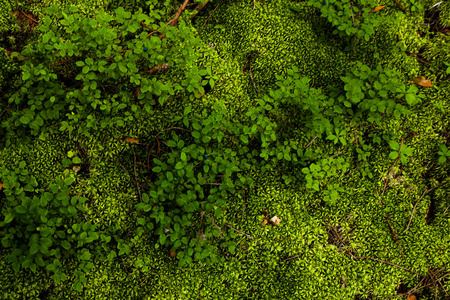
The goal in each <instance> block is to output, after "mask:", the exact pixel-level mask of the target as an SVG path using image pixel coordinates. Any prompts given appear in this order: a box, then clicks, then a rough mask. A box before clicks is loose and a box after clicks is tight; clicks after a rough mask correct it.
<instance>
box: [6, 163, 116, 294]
mask: <svg viewBox="0 0 450 300" xmlns="http://www.w3.org/2000/svg"><path fill="white" fill-rule="evenodd" d="M0 178H1V182H2V183H3V190H4V193H5V195H6V200H7V201H6V205H4V206H3V207H2V215H3V216H4V219H3V220H2V221H0V228H1V229H2V230H1V231H0V237H1V243H2V246H3V247H5V248H9V249H11V252H10V254H9V255H8V256H7V260H8V262H9V263H11V265H12V267H13V269H14V270H15V271H16V272H19V270H20V269H30V270H31V271H33V272H36V271H37V268H38V267H42V268H44V267H45V268H46V270H47V271H49V272H53V273H54V275H53V278H54V279H55V281H56V282H57V283H58V282H60V281H62V280H65V279H66V278H67V275H66V274H65V273H64V272H63V268H62V264H61V261H63V260H66V259H67V258H74V257H75V258H77V259H78V261H79V264H78V273H77V274H78V275H79V276H77V279H76V282H75V286H76V288H77V289H78V290H80V289H81V284H82V283H84V282H85V281H86V277H85V274H86V273H88V272H89V271H90V270H91V269H92V267H93V263H92V262H90V260H91V253H90V251H89V244H90V243H92V242H94V241H96V240H98V239H99V238H100V234H99V233H98V232H97V230H96V225H94V224H92V223H91V222H90V221H87V220H82V218H81V216H82V213H83V212H84V211H85V209H86V208H85V206H84V202H85V201H86V200H87V199H86V198H84V197H80V196H78V195H73V196H70V193H69V186H70V185H72V184H73V183H74V181H75V179H74V177H73V175H70V174H68V176H67V177H66V178H64V179H61V178H57V179H56V181H55V184H51V185H50V186H49V191H44V192H41V193H38V194H36V192H39V190H38V189H37V187H38V183H37V181H36V178H34V177H33V176H30V175H29V173H28V170H27V169H26V162H25V161H21V162H20V164H19V166H18V167H17V168H16V169H15V170H9V169H7V168H5V167H3V168H2V171H1V177H0ZM101 237H102V241H105V240H108V239H110V237H109V236H108V235H105V234H101ZM80 270H82V271H83V272H81V271H80Z"/></svg>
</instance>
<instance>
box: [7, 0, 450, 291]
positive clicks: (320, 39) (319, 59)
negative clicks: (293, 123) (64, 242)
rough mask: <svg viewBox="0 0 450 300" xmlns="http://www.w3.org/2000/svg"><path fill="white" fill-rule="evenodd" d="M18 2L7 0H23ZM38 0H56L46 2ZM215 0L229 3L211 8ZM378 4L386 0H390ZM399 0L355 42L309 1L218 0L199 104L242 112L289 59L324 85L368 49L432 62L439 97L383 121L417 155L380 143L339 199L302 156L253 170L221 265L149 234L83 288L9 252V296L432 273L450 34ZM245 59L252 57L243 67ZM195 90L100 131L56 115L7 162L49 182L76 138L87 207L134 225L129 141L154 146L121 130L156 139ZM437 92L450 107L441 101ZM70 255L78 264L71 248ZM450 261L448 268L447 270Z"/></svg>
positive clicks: (440, 254)
mask: <svg viewBox="0 0 450 300" xmlns="http://www.w3.org/2000/svg"><path fill="white" fill-rule="evenodd" d="M9 2H12V1H9ZM9 2H8V1H6V2H5V1H4V3H7V4H8V5H9V6H10V7H14V5H13V4H10V3H9ZM47 2H48V1H47ZM175 2H177V1H175ZM178 2H180V1H178ZM178 2H177V3H174V4H173V8H174V9H176V7H178V6H179V5H180V3H178ZM400 2H402V4H403V5H404V6H405V7H408V6H409V5H410V1H400ZM418 2H420V3H421V4H422V5H423V6H424V7H425V8H428V7H431V6H432V5H433V4H434V3H433V2H432V1H426V0H422V1H418ZM52 3H53V2H52ZM77 4H79V5H80V7H84V8H85V9H86V12H87V13H93V12H94V11H95V10H94V8H95V7H97V6H98V7H105V6H106V7H108V8H111V9H113V8H114V7H117V6H121V5H122V6H124V7H125V9H127V10H131V9H133V7H137V6H139V5H141V6H143V5H142V4H138V3H136V2H135V1H122V3H119V2H117V3H107V2H106V1H105V2H102V1H96V2H95V4H94V3H91V2H89V5H87V4H85V3H84V2H83V1H78V2H77ZM4 5H5V4H4ZM24 5H25V4H24ZM40 5H42V6H43V7H45V5H46V2H43V3H41V4H40ZM216 5H219V6H218V7H217V9H216V10H215V11H214V12H213V10H214V9H215V7H216ZM380 5H384V2H383V3H382V1H380ZM289 6H295V7H296V8H298V10H297V11H293V10H291V9H289ZM449 7H450V5H448V3H445V4H443V5H442V14H441V18H442V21H443V22H447V23H445V24H447V25H448V24H449V22H450V17H449V13H448V11H449ZM29 11H31V12H33V13H34V14H36V15H39V13H40V8H39V7H38V6H31V7H30V8H29ZM397 11H398V9H397V8H396V7H395V5H394V4H393V3H390V4H389V5H388V7H386V8H385V9H383V10H381V11H380V13H381V14H382V15H390V14H394V13H396V15H397V16H398V19H397V21H396V23H395V24H389V25H382V26H380V27H379V28H377V31H376V34H375V35H374V36H372V37H371V39H370V41H369V42H365V41H357V44H356V46H355V50H354V52H353V51H352V48H353V44H352V43H353V40H352V39H350V38H349V39H348V40H346V39H340V38H338V37H337V36H335V35H333V34H332V31H333V28H332V27H331V25H330V24H329V23H328V22H327V21H326V20H325V19H322V18H321V17H320V15H319V14H318V12H317V11H316V10H315V9H313V8H311V7H308V6H307V5H306V3H305V2H294V1H289V0H274V1H269V0H266V1H259V0H257V1H255V9H254V10H253V1H250V0H248V1H235V0H233V1H212V2H211V3H209V4H208V5H207V6H206V7H205V9H204V10H202V11H201V13H200V14H199V15H198V16H197V17H196V18H194V19H193V23H192V26H193V27H194V28H196V30H198V31H200V29H201V28H202V27H203V24H204V23H205V22H206V21H207V18H208V16H209V15H210V14H212V15H211V17H210V18H209V19H208V21H207V23H206V25H204V27H203V28H202V30H201V31H200V33H199V35H200V36H201V38H202V39H203V42H204V47H203V48H202V51H203V56H202V57H201V58H200V60H199V64H201V65H203V66H205V67H206V66H211V68H212V70H213V73H214V74H215V75H217V76H219V77H220V79H219V80H218V81H217V82H216V84H215V87H214V89H212V90H211V91H210V92H209V93H207V95H206V96H205V97H203V98H202V99H201V100H196V101H197V103H194V106H196V107H197V109H198V110H201V109H202V108H203V107H210V106H212V104H214V103H216V102H217V101H218V100H224V101H225V105H226V106H227V108H228V109H229V111H230V114H231V115H230V118H235V119H237V120H239V118H241V112H242V111H244V110H245V109H246V108H248V107H251V106H252V105H254V103H256V99H257V98H258V97H260V96H261V95H264V94H266V93H268V91H269V90H270V89H271V88H274V87H275V75H283V76H284V75H286V71H285V70H286V69H287V68H290V67H292V66H297V67H298V68H299V70H300V73H301V74H302V75H305V76H308V77H310V78H311V85H312V86H313V87H315V88H321V89H323V90H326V89H327V87H328V86H329V85H333V86H341V85H342V82H341V81H340V76H345V74H346V72H348V71H349V69H350V68H351V67H352V66H354V65H356V62H357V61H362V62H363V63H364V64H366V65H368V66H370V67H376V66H377V65H379V64H381V65H383V66H389V67H391V68H393V69H396V70H398V71H400V72H401V73H402V75H403V76H404V80H405V81H406V80H410V79H412V78H414V77H418V76H423V77H426V78H427V79H430V80H432V82H433V86H434V87H432V88H423V89H422V91H423V92H424V93H425V94H426V96H427V97H426V99H425V100H424V101H423V103H421V105H418V106H416V107H415V108H414V109H413V114H411V115H410V116H408V117H407V118H405V119H404V120H402V121H401V122H399V121H392V122H388V123H386V124H384V125H383V126H385V127H384V128H381V129H380V130H381V131H382V130H386V131H396V132H401V134H404V136H406V137H409V139H408V146H409V147H412V148H413V149H414V157H413V158H411V159H410V160H408V163H407V164H405V165H403V166H402V167H399V165H397V166H396V167H395V168H394V169H393V172H392V173H391V174H389V175H388V173H389V170H390V169H391V167H392V163H393V161H392V160H389V159H388V153H389V148H388V147H387V146H386V145H383V146H376V147H375V148H374V149H373V150H372V155H371V158H370V168H371V169H372V172H373V173H374V175H375V176H374V178H373V179H369V178H364V180H362V177H361V174H360V173H359V172H358V171H355V172H352V173H351V174H350V172H349V174H348V176H346V177H345V178H342V177H341V179H339V182H340V184H341V185H342V186H344V187H345V191H344V192H343V193H340V198H339V200H338V203H337V205H335V206H331V205H328V204H326V203H324V202H323V201H322V199H321V194H320V193H311V192H308V191H306V189H305V182H304V180H303V179H302V177H301V176H300V175H298V170H289V169H286V170H283V169H282V168H281V166H282V165H281V164H279V165H278V166H277V168H274V169H273V170H270V171H268V172H266V173H264V174H261V173H259V172H253V173H252V174H251V176H252V177H253V178H254V180H255V183H254V185H252V186H249V187H248V188H247V189H245V190H240V191H238V192H237V193H236V194H235V195H234V196H233V197H231V198H230V199H228V206H227V208H226V209H227V211H226V223H227V224H229V225H230V226H232V227H233V228H235V229H236V230H239V231H241V232H244V233H246V234H248V235H250V236H251V237H252V238H250V237H248V236H246V235H243V234H242V235H239V238H238V239H237V241H238V247H237V251H236V255H231V254H229V253H225V252H224V253H222V255H225V256H227V257H228V261H227V263H225V264H217V265H213V266H211V267H206V266H202V265H200V264H193V265H191V266H190V267H187V268H183V269H178V268H177V263H176V260H174V259H172V258H170V256H169V251H168V249H161V248H158V249H156V248H155V243H156V237H153V236H147V237H146V238H145V239H143V240H141V241H140V242H139V243H136V244H135V245H134V246H133V248H132V252H131V254H130V255H128V256H125V257H124V258H123V259H121V258H117V259H116V260H115V261H114V263H95V267H94V269H93V270H92V272H91V273H90V274H89V275H88V280H87V283H86V285H85V286H84V289H83V291H82V292H79V293H78V292H76V291H75V290H74V288H73V286H72V284H71V281H70V280H68V281H66V282H64V283H62V284H59V285H57V286H55V285H54V283H53V280H52V279H51V278H50V275H49V274H47V273H46V272H45V271H40V272H39V273H37V274H33V273H31V272H30V271H25V272H22V273H20V274H15V273H14V272H13V271H12V269H11V267H10V266H9V265H8V263H7V262H6V260H5V259H0V269H1V270H2V271H1V276H0V286H1V288H0V290H1V293H2V294H3V295H2V296H1V297H2V299H3V298H4V299H66V298H70V299H103V298H105V299H106V298H108V299H383V298H386V297H389V296H392V295H396V294H397V292H398V291H399V290H398V287H399V286H401V285H403V286H406V290H410V289H412V288H413V287H414V286H415V285H417V284H419V282H420V281H421V279H423V278H424V276H425V277H426V276H430V275H431V273H432V272H431V271H430V270H435V271H437V270H439V269H441V268H442V267H445V266H447V265H448V264H449V262H450V254H449V253H450V251H449V249H448V245H449V241H450V232H449V231H450V229H449V228H450V227H449V225H450V224H449V223H450V221H449V215H450V212H449V210H447V212H446V209H447V208H448V206H449V205H450V202H449V200H448V199H449V194H450V186H449V172H448V171H449V163H447V164H444V165H440V164H438V163H437V151H438V150H437V149H438V148H437V145H438V144H440V143H443V142H445V141H448V140H449V136H450V133H449V130H450V124H449V118H448V114H447V112H448V111H449V109H450V102H449V99H450V98H449V93H450V87H449V83H450V81H449V79H450V76H449V75H446V74H445V72H443V70H445V66H444V62H445V61H450V60H449V56H450V51H449V50H448V49H449V47H450V46H449V45H450V41H449V37H448V36H446V35H443V34H437V35H434V36H431V35H428V34H427V35H426V36H424V37H420V36H419V35H418V34H417V29H418V28H419V27H420V28H422V29H423V30H424V31H427V30H428V28H427V26H426V25H417V23H423V22H424V20H423V15H424V12H423V11H416V12H411V13H409V14H407V15H403V14H398V13H397ZM173 12H174V10H172V11H171V12H170V13H171V14H170V15H168V16H167V18H166V19H167V20H169V19H170V18H171V16H172V15H173ZM186 20H188V18H187V17H183V21H186ZM397 37H399V38H400V40H401V41H402V42H403V43H404V44H405V45H406V46H407V48H408V50H409V51H411V52H413V53H417V52H418V50H419V48H421V47H422V48H423V49H424V52H423V59H424V60H427V61H430V65H429V67H428V68H427V67H425V66H424V65H423V64H421V63H420V62H419V61H418V60H417V59H415V58H413V57H410V56H407V55H406V54H405V53H402V52H400V51H397V50H395V49H396V46H395V45H396V43H397ZM352 52H353V53H352ZM374 53H377V54H378V56H374ZM252 54H257V55H258V56H257V57H256V58H254V59H253V60H252V64H251V74H252V76H253V81H254V83H253V82H252V79H251V77H250V70H249V69H248V68H249V66H248V57H249V56H250V55H252ZM245 65H247V66H248V68H247V70H246V72H243V68H244V66H245ZM162 76H167V78H170V77H171V76H172V77H173V76H177V74H173V73H170V72H169V73H168V74H166V75H162ZM5 80H6V79H5ZM255 86H256V89H257V90H258V91H256V89H255ZM3 103H5V102H3ZM185 104H186V103H184V102H183V101H178V100H175V99H174V100H173V102H169V104H168V105H167V106H165V108H164V109H162V110H159V111H158V113H157V114H153V115H149V116H147V117H146V118H145V119H142V120H138V121H137V122H136V123H135V124H133V126H129V127H127V128H126V129H123V128H117V129H112V130H104V131H98V132H95V133H94V134H93V136H92V137H91V138H90V139H87V138H86V137H83V136H78V135H77V134H72V135H69V134H63V133H60V132H59V131H58V128H57V127H55V128H49V129H48V131H49V133H48V137H49V138H47V139H46V141H41V140H39V139H36V140H35V141H34V142H33V143H32V144H31V145H29V146H28V148H29V152H28V153H25V152H24V151H23V150H18V149H16V148H14V147H9V148H4V149H2V150H1V151H0V166H6V167H9V168H13V167H14V166H15V163H16V162H17V161H18V160H21V159H24V160H26V161H27V163H28V167H29V169H30V172H32V173H33V175H34V176H36V177H37V178H39V184H40V188H42V189H45V188H47V187H48V185H49V184H50V183H52V182H53V181H54V179H55V178H56V177H58V176H60V175H61V174H62V172H63V168H62V167H61V163H60V162H61V160H62V158H63V157H65V156H66V153H67V151H69V150H74V151H77V152H78V153H80V157H81V158H82V159H83V160H84V162H85V164H84V165H82V170H81V171H82V172H80V174H79V175H78V185H77V186H76V187H74V188H73V189H74V193H79V194H81V195H84V196H85V197H87V198H88V199H89V201H88V207H89V210H88V213H87V214H86V218H88V219H89V220H92V221H93V222H94V223H98V224H100V225H101V226H102V227H109V226H117V228H120V230H121V231H122V232H123V236H122V238H123V239H125V240H127V239H130V238H132V237H133V236H134V229H135V227H136V225H135V223H136V217H137V213H136V212H135V209H134V206H135V204H136V203H137V197H138V196H137V190H136V186H135V184H134V183H133V182H132V181H131V180H130V177H129V175H128V174H127V173H126V172H125V171H124V170H123V168H122V167H121V165H120V164H119V163H118V161H119V162H120V163H121V164H122V165H123V167H124V168H125V169H126V170H128V173H129V174H130V175H131V177H133V176H134V174H133V152H132V151H131V149H130V147H134V149H135V151H136V155H137V157H138V159H139V160H141V161H142V160H143V159H144V157H145V153H146V149H145V146H143V145H135V146H130V144H127V143H124V142H122V141H121V139H122V137H123V136H129V137H134V136H136V137H139V138H140V140H141V141H142V142H143V143H145V139H146V137H148V136H150V135H152V133H153V132H154V131H159V130H162V129H164V128H167V127H168V126H169V125H170V123H171V118H172V116H173V112H174V111H177V110H182V109H183V106H184V105H185ZM439 105H441V107H442V108H443V109H444V111H446V112H445V113H444V112H442V111H441V110H440V109H438V108H437V106H439ZM291 130H292V131H289V129H288V132H287V135H289V136H290V138H295V139H297V140H299V141H300V142H301V144H302V145H303V147H306V145H308V143H309V142H310V139H308V138H306V135H305V133H304V132H303V131H302V128H292V129H291ZM408 132H409V133H408ZM310 147H312V149H321V152H322V154H323V157H327V156H328V157H330V156H332V155H334V154H336V153H338V152H340V151H341V150H342V148H339V147H337V146H334V145H332V144H331V143H330V142H329V141H324V140H322V141H321V140H319V139H318V140H316V141H315V142H314V143H313V144H312V145H311V146H310ZM355 155H356V154H355V153H349V152H344V153H342V154H341V155H340V157H343V158H344V159H345V161H347V162H349V163H350V164H351V167H350V170H353V169H354V168H355V167H356V166H357V162H355V161H356V156H355ZM283 172H284V173H283ZM289 172H290V173H289ZM282 174H291V175H292V176H294V177H296V179H295V180H294V181H293V182H291V183H290V184H288V185H286V184H284V183H283V180H282V179H281V178H282ZM137 175H138V176H139V177H141V178H145V176H146V173H145V168H142V167H141V168H138V169H137ZM386 182H387V187H386V190H385V192H384V193H382V191H383V190H384V185H385V183H386ZM431 188H433V190H432V191H430V192H428V193H427V194H426V195H425V196H424V197H423V199H422V200H421V202H420V203H419V204H418V205H417V207H416V209H415V212H414V216H413V218H412V222H411V225H410V227H409V229H408V231H406V232H405V229H406V228H407V225H408V222H409V220H410V217H411V213H412V209H413V206H414V205H415V204H416V202H417V201H418V200H419V198H420V197H421V196H422V193H424V191H425V190H426V189H431ZM377 192H378V194H379V195H380V196H377ZM0 198H1V196H0ZM380 202H382V203H383V206H382V205H381V204H380ZM385 207H388V208H389V211H388V212H387V213H388V215H389V218H390V224H391V225H392V227H393V228H394V229H395V231H396V232H397V234H398V241H399V243H400V245H401V246H399V244H398V243H397V241H396V239H394V237H393V234H392V232H391V229H390V228H389V226H388V223H387V221H386V219H385V212H386V211H385V210H384V208H385ZM430 207H432V213H431V212H430V211H431V209H430ZM262 210H267V211H268V212H269V215H270V216H274V215H276V216H278V217H279V218H281V219H282V222H281V224H280V225H279V226H277V227H274V226H264V227H263V226H261V222H262V221H263V218H264V216H263V215H262V214H261V211H262ZM445 212H446V213H445ZM444 213H445V214H444ZM199 218H200V217H198V219H199ZM336 232H338V234H336ZM338 235H339V236H338ZM0 251H1V252H0V257H4V256H5V255H6V254H7V253H8V249H1V250H0ZM349 251H351V252H352V253H353V255H355V256H366V257H372V258H377V259H380V260H383V261H389V262H390V263H393V264H396V265H399V266H403V267H405V268H407V269H410V270H413V271H415V272H417V273H418V274H421V275H417V274H414V273H411V272H410V271H407V270H404V269H401V268H399V267H397V266H393V265H389V264H386V263H382V262H378V261H374V260H370V259H358V260H356V259H354V258H352V256H350V255H349V254H348V252H349ZM402 253H403V254H402ZM138 258H141V259H143V258H147V259H148V262H147V265H148V271H143V270H142V269H140V268H136V267H134V263H135V261H136V260H137V259H138ZM94 262H95V261H94ZM66 265H67V268H69V269H70V266H71V262H70V261H67V262H66ZM445 272H448V269H447V268H444V271H441V272H440V273H439V276H442V275H443V274H445ZM424 282H426V281H424ZM442 286H443V287H441V286H439V287H438V288H439V292H438V293H439V295H440V296H439V297H441V299H443V298H442V297H446V294H445V292H444V291H443V288H445V289H446V290H447V291H449V290H450V283H449V281H448V280H442ZM404 289H405V288H404ZM434 289H435V287H433V286H431V287H429V288H425V289H422V290H420V291H418V293H417V294H418V295H420V296H421V297H420V299H434ZM0 295H1V294H0Z"/></svg>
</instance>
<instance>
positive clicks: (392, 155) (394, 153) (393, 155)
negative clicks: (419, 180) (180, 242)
mask: <svg viewBox="0 0 450 300" xmlns="http://www.w3.org/2000/svg"><path fill="white" fill-rule="evenodd" d="M397 157H398V152H396V151H392V152H391V153H389V158H390V159H396V158H397Z"/></svg>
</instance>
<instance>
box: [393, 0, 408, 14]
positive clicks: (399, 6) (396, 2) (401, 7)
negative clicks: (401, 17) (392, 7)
mask: <svg viewBox="0 0 450 300" xmlns="http://www.w3.org/2000/svg"><path fill="white" fill-rule="evenodd" d="M394 2H395V4H397V6H398V8H400V9H401V10H402V11H403V12H404V13H405V14H407V13H408V11H407V10H406V9H404V8H403V6H402V5H401V4H400V3H399V2H398V1H397V0H394Z"/></svg>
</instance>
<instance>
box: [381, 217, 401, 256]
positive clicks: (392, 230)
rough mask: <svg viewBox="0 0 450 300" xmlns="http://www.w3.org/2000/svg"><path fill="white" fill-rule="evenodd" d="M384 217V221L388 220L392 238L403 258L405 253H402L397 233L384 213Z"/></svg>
mask: <svg viewBox="0 0 450 300" xmlns="http://www.w3.org/2000/svg"><path fill="white" fill-rule="evenodd" d="M384 217H385V218H386V221H387V222H388V225H389V228H390V229H391V232H392V234H393V235H394V239H395V241H396V242H397V244H398V246H399V247H400V252H401V253H402V258H403V259H405V255H404V254H403V248H402V245H401V244H400V241H399V239H398V234H396V233H395V229H394V228H393V227H392V225H391V222H390V221H389V216H388V215H387V214H386V213H385V214H384Z"/></svg>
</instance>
